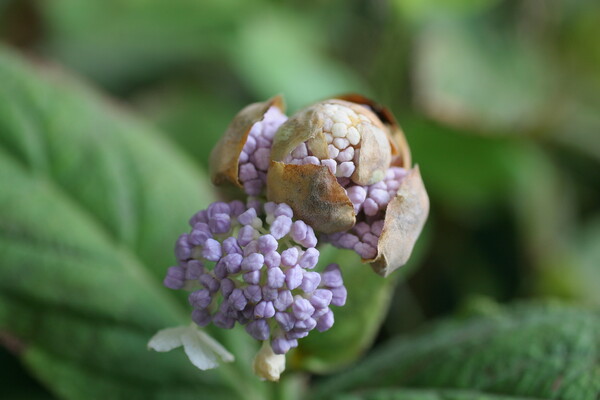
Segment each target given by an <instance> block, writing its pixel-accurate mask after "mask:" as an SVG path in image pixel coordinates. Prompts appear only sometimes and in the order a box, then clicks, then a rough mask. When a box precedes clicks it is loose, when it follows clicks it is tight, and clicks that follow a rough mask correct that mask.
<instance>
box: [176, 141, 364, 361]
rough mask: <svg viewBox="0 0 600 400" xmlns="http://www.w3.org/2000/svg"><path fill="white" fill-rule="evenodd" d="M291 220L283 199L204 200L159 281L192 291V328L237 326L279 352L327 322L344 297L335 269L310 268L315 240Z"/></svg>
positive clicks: (314, 259) (306, 228)
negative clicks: (174, 261)
mask: <svg viewBox="0 0 600 400" xmlns="http://www.w3.org/2000/svg"><path fill="white" fill-rule="evenodd" d="M254 146H256V147H257V148H259V147H260V146H261V142H260V140H255V141H254ZM249 159H252V156H250V157H249ZM259 164H260V163H259ZM248 165H254V164H248ZM245 168H246V169H248V170H249V171H251V168H250V166H248V167H245ZM254 168H255V169H256V165H254ZM293 218H294V213H293V211H292V209H291V208H290V207H289V206H287V205H286V204H276V203H262V202H259V201H257V199H252V200H249V201H248V203H247V204H246V205H243V203H241V202H239V201H234V202H230V203H224V202H216V203H213V204H211V205H210V206H209V207H208V209H207V210H204V211H201V212H198V213H196V214H195V215H194V217H192V219H191V220H190V223H191V224H192V230H191V232H190V233H189V234H183V235H181V236H180V237H179V238H178V239H177V243H176V245H175V256H176V258H177V259H178V265H177V266H174V267H170V268H169V269H168V270H167V273H166V276H165V280H164V284H165V286H167V287H169V288H171V289H186V288H189V289H192V293H191V294H190V295H189V302H190V304H191V306H192V307H193V308H194V311H193V313H192V320H193V321H194V322H195V323H196V324H198V325H199V326H206V325H208V324H210V323H213V324H214V325H215V326H217V327H220V328H223V329H231V328H233V326H234V325H235V324H236V323H239V324H241V325H243V326H245V327H246V331H247V332H248V333H249V334H250V335H251V336H252V337H254V338H255V339H257V340H271V343H272V346H273V349H274V351H276V352H277V354H285V353H286V352H287V351H289V349H291V348H293V347H296V346H297V345H298V342H297V339H299V338H302V337H305V336H306V335H308V333H309V332H310V331H311V330H313V329H315V328H317V329H321V328H324V327H330V326H331V324H332V323H333V322H332V321H333V319H332V318H333V317H332V315H333V314H331V311H330V310H329V306H330V305H341V304H343V303H344V302H345V299H346V292H345V288H344V287H343V281H342V277H341V273H340V270H339V268H338V267H337V266H335V265H330V266H328V267H327V268H326V269H325V270H324V271H323V272H322V273H320V272H318V270H317V269H315V267H316V265H317V262H318V260H319V251H318V250H317V249H316V248H315V246H316V244H317V237H316V235H315V233H314V231H313V229H312V228H311V227H310V226H308V225H306V224H305V223H304V222H303V221H294V219H293ZM369 233H370V234H371V235H374V233H373V232H371V231H370V228H369ZM366 240H372V239H371V238H370V237H369V236H366ZM290 246H291V247H290ZM330 314H331V315H330Z"/></svg>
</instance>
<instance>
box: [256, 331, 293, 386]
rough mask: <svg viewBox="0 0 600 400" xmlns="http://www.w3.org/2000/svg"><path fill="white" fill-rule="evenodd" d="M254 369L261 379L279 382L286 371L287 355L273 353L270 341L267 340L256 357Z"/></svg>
mask: <svg viewBox="0 0 600 400" xmlns="http://www.w3.org/2000/svg"><path fill="white" fill-rule="evenodd" d="M252 369H253V370H254V373H255V374H256V375H257V376H258V377H259V378H260V379H262V380H268V381H272V382H277V381H279V377H280V376H281V373H282V372H283V371H285V355H284V354H275V353H273V349H272V348H271V345H270V344H269V341H268V340H265V341H264V342H263V345H262V346H261V348H260V350H259V351H258V353H257V354H256V356H255V357H254V361H253V363H252Z"/></svg>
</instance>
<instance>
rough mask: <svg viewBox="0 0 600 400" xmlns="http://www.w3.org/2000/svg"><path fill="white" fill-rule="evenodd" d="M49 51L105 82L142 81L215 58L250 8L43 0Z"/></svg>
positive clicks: (173, 0) (231, 2)
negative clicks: (189, 64)
mask: <svg viewBox="0 0 600 400" xmlns="http://www.w3.org/2000/svg"><path fill="white" fill-rule="evenodd" d="M40 5H41V10H42V15H43V17H44V22H45V26H46V27H47V32H48V35H47V37H48V43H47V45H46V46H45V47H46V50H47V51H48V52H51V53H52V54H53V55H55V56H57V57H58V58H60V59H61V61H63V62H65V63H66V64H68V65H69V66H70V67H72V68H75V69H77V70H79V71H81V72H83V73H85V74H86V75H89V76H91V77H92V78H94V79H95V80H98V81H100V82H102V83H104V84H106V85H109V86H111V87H115V88H123V86H124V85H131V84H132V83H133V84H135V83H138V82H143V81H145V80H147V79H149V78H153V77H155V76H156V74H157V73H160V72H161V71H163V70H165V69H167V68H170V67H173V66H177V65H181V64H182V63H184V62H189V61H197V60H198V59H204V60H206V59H207V58H209V57H213V58H214V57H216V56H218V55H219V54H220V53H221V52H222V51H223V50H224V49H226V48H227V45H228V43H230V42H231V41H232V40H233V37H234V35H235V29H234V28H235V25H236V23H239V21H240V20H241V19H242V18H243V17H244V15H245V14H246V12H248V11H249V10H251V6H250V5H249V4H248V3H247V2H242V1H239V0H204V1H187V0H169V1H164V0H150V1H143V2H140V1H135V0H113V1H104V0H89V1H85V2H80V1H77V0H63V1H59V2H41V3H40Z"/></svg>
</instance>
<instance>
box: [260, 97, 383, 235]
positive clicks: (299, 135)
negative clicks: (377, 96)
mask: <svg viewBox="0 0 600 400" xmlns="http://www.w3.org/2000/svg"><path fill="white" fill-rule="evenodd" d="M390 140H391V139H390V137H388V134H387V133H386V127H385V126H384V125H383V123H382V122H381V121H380V120H379V118H378V117H377V116H376V115H375V114H374V113H373V112H371V111H370V110H369V109H368V108H366V107H363V106H361V105H357V104H355V103H352V102H347V101H344V100H339V99H331V100H326V101H323V102H320V103H317V104H315V105H312V106H310V107H308V108H306V109H304V110H302V111H300V112H298V113H296V114H295V115H294V116H292V117H291V118H290V119H289V120H288V121H286V122H285V123H284V124H283V125H282V126H281V127H280V128H279V130H278V131H277V134H276V135H275V139H274V141H273V150H272V153H271V159H272V160H273V163H272V165H271V168H270V169H269V173H268V176H267V180H268V184H267V194H268V197H269V199H271V200H273V201H280V202H285V203H288V204H289V205H290V206H291V207H292V209H293V210H294V212H295V213H296V214H297V215H298V216H299V217H300V218H301V219H303V220H305V221H306V222H307V223H308V224H309V225H311V226H312V227H313V228H315V229H316V230H318V231H322V232H325V233H333V232H338V231H342V230H346V229H349V228H350V227H352V225H354V222H355V218H354V217H355V213H354V211H353V207H352V203H351V202H350V200H349V199H348V195H347V194H346V193H345V191H344V190H341V189H342V188H341V187H340V182H341V180H346V181H349V182H353V183H355V184H359V185H368V184H372V183H375V182H378V181H380V180H381V179H383V177H384V174H385V170H386V169H387V168H388V166H389V164H390V162H391V159H392V145H391V144H390Z"/></svg>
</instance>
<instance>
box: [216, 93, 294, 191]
mask: <svg viewBox="0 0 600 400" xmlns="http://www.w3.org/2000/svg"><path fill="white" fill-rule="evenodd" d="M272 106H275V107H277V108H279V109H280V110H281V111H282V112H283V111H285V105H284V102H283V98H282V97H281V96H275V97H273V98H271V99H269V100H267V101H264V102H260V103H252V104H250V105H248V106H246V107H244V108H243V109H242V110H241V111H240V112H239V113H237V115H236V116H235V117H234V118H233V121H231V123H230V124H229V126H228V127H227V130H226V131H225V133H224V134H223V136H222V137H221V140H219V142H218V143H217V144H216V145H215V147H214V148H213V150H212V152H211V153H210V160H209V166H210V178H211V180H212V182H213V183H214V184H215V185H223V184H227V183H229V184H232V185H234V186H237V187H239V188H241V187H242V184H241V182H240V180H239V159H240V154H241V152H242V149H243V148H244V144H245V143H246V140H247V139H248V134H249V133H250V129H252V126H253V125H254V124H255V123H257V122H259V121H261V120H262V119H263V118H264V115H265V113H266V112H267V110H269V108H270V107H272Z"/></svg>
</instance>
